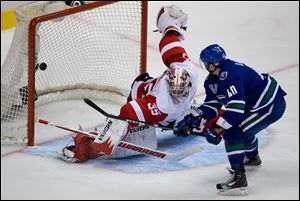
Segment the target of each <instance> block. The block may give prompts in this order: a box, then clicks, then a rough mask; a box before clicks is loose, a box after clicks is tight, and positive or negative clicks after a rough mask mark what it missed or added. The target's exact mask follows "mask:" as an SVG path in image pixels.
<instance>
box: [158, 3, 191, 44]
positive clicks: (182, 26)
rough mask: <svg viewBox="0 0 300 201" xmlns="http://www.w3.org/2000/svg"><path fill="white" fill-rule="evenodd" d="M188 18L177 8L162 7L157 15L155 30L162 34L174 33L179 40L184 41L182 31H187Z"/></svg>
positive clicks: (173, 6)
mask: <svg viewBox="0 0 300 201" xmlns="http://www.w3.org/2000/svg"><path fill="white" fill-rule="evenodd" d="M187 19H188V16H187V14H186V13H184V12H183V11H182V10H181V9H180V8H179V7H178V6H175V5H172V6H164V7H162V8H161V9H160V11H159V13H158V15H157V21H156V25H157V30H158V31H159V32H160V33H162V34H163V36H164V35H165V34H166V33H167V32H168V31H175V32H176V33H177V34H178V35H179V37H180V39H181V40H184V36H183V35H184V31H186V29H187V26H186V25H187Z"/></svg>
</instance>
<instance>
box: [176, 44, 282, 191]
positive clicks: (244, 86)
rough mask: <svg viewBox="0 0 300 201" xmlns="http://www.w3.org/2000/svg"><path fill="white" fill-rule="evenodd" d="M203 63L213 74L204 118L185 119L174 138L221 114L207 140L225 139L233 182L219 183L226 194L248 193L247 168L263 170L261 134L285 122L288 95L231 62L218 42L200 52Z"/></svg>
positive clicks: (263, 77) (265, 77) (271, 80)
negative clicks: (222, 110)
mask: <svg viewBox="0 0 300 201" xmlns="http://www.w3.org/2000/svg"><path fill="white" fill-rule="evenodd" d="M200 63H201V65H203V66H205V68H206V69H207V70H208V71H209V75H208V76H207V78H206V80H205V82H204V87H205V92H206V97H205V100H204V103H203V104H202V105H201V106H200V107H199V108H198V109H197V112H198V113H199V115H197V116H194V115H193V114H188V115H186V116H185V117H184V118H183V120H181V121H179V122H178V123H177V125H175V127H176V128H177V129H178V130H177V131H176V132H175V134H178V135H184V134H188V133H189V132H190V131H191V130H192V129H194V128H195V127H197V126H198V125H200V124H201V123H200V122H201V121H203V120H204V119H205V120H206V121H209V120H210V119H213V118H214V117H215V116H216V115H217V114H218V111H219V110H220V108H221V107H222V106H223V107H225V112H224V113H223V114H222V115H219V116H218V118H217V119H216V118H215V119H216V120H215V121H214V123H213V124H212V125H209V127H208V130H207V137H206V139H207V141H208V142H209V143H212V144H215V145H217V144H219V143H220V141H221V140H222V139H224V144H225V149H226V152H227V156H228V159H229V162H230V165H231V169H230V170H229V171H230V173H231V176H232V177H231V178H230V179H229V180H228V181H227V182H223V183H219V184H217V186H216V187H217V189H218V190H219V192H220V193H221V194H235V193H236V191H237V192H238V193H240V194H247V188H246V187H247V179H246V174H245V166H250V165H252V166H258V165H260V164H261V159H260V157H259V154H258V140H257V138H256V136H255V135H256V134H257V133H259V132H260V131H261V130H263V129H265V128H267V127H268V126H269V125H270V124H272V123H274V122H275V121H277V120H278V119H280V118H281V117H282V115H283V113H284V111H285V107H286V102H285V100H284V96H285V95H286V93H285V92H284V91H283V90H282V88H281V87H280V85H279V84H278V82H277V81H276V80H275V79H274V78H273V77H271V76H270V75H268V74H260V73H258V72H257V71H256V70H254V69H253V68H251V67H248V66H246V65H245V64H242V63H238V62H235V61H232V60H230V59H227V58H226V53H225V51H224V50H223V48H222V47H220V46H219V45H217V44H213V45H210V46H208V47H206V48H205V49H204V50H202V51H201V54H200Z"/></svg>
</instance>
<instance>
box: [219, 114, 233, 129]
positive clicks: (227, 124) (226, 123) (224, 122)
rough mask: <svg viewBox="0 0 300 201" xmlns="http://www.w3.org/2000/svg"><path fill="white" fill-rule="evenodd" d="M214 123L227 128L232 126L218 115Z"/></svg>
mask: <svg viewBox="0 0 300 201" xmlns="http://www.w3.org/2000/svg"><path fill="white" fill-rule="evenodd" d="M216 124H217V125H219V126H221V127H222V128H224V129H229V128H231V127H232V125H231V124H230V123H228V122H227V121H226V120H225V119H224V118H223V117H220V118H219V119H218V121H217V123H216Z"/></svg>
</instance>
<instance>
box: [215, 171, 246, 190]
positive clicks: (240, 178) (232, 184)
mask: <svg viewBox="0 0 300 201" xmlns="http://www.w3.org/2000/svg"><path fill="white" fill-rule="evenodd" d="M228 170H229V172H230V174H231V177H230V179H229V180H228V181H226V182H224V183H219V184H217V185H216V187H217V190H218V191H219V194H221V195H229V196H243V195H247V194H248V190H247V186H248V184H247V178H246V174H245V170H244V169H242V170H240V171H234V170H232V169H228Z"/></svg>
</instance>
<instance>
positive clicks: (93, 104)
mask: <svg viewBox="0 0 300 201" xmlns="http://www.w3.org/2000/svg"><path fill="white" fill-rule="evenodd" d="M83 100H84V102H85V103H86V104H88V105H89V106H91V107H92V108H94V109H95V110H97V111H98V112H100V113H101V114H103V115H104V116H106V117H109V118H112V119H118V120H122V121H127V122H130V123H135V124H145V125H147V126H151V127H155V128H161V129H164V130H173V131H174V130H175V129H174V128H169V127H167V126H162V125H159V124H155V123H150V122H145V121H139V120H134V119H127V118H122V117H118V116H115V115H112V114H108V113H107V112H105V111H104V110H103V109H101V108H100V107H99V106H98V105H96V104H95V103H94V102H93V101H91V100H90V99H88V98H84V99H83ZM189 134H192V135H197V136H202V137H206V132H202V133H199V132H195V131H191V132H190V133H189Z"/></svg>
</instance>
